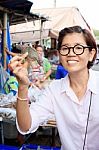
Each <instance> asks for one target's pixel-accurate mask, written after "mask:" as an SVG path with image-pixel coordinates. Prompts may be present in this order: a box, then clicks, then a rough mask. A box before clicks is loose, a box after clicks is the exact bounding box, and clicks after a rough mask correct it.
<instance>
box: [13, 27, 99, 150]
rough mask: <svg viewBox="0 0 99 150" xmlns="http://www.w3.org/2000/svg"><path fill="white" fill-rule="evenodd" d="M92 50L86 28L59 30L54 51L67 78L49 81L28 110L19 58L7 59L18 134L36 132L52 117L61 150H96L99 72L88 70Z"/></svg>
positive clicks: (23, 71)
mask: <svg viewBox="0 0 99 150" xmlns="http://www.w3.org/2000/svg"><path fill="white" fill-rule="evenodd" d="M96 49H97V48H96V43H95V40H94V38H93V36H92V35H91V33H90V32H89V31H87V30H86V29H82V28H81V27H80V26H73V27H69V28H64V29H63V30H61V31H60V33H59V38H58V51H59V55H60V61H61V63H62V65H63V66H64V68H65V69H66V70H68V75H66V77H65V78H62V79H61V80H55V81H53V82H52V83H51V84H50V85H49V86H48V87H47V88H46V89H45V92H44V93H43V95H42V96H41V97H40V100H39V102H37V103H32V104H31V105H30V107H29V106H28V103H27V99H28V98H27V95H28V84H29V81H28V78H27V70H26V69H25V68H24V66H23V65H20V62H21V61H22V59H23V58H22V57H14V58H13V59H12V60H11V63H10V66H11V67H12V69H13V72H14V73H15V74H16V76H17V79H18V81H19V90H18V97H17V128H18V130H19V131H20V132H21V133H22V134H26V133H30V132H34V131H36V130H37V128H38V127H39V125H40V124H41V123H42V122H44V121H45V120H48V119H49V118H50V117H52V116H53V115H54V116H55V119H56V124H57V128H58V132H59V135H60V140H61V144H62V146H61V149H62V150H98V149H99V142H98V139H99V87H98V86H99V73H98V72H95V71H93V70H91V69H90V67H91V66H92V64H93V62H94V60H95V57H96V51H97V50H96ZM23 57H26V55H24V56H23Z"/></svg>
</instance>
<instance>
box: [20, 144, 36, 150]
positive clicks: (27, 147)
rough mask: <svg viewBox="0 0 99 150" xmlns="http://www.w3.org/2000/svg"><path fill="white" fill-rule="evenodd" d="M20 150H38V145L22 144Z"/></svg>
mask: <svg viewBox="0 0 99 150" xmlns="http://www.w3.org/2000/svg"><path fill="white" fill-rule="evenodd" d="M20 150H38V145H33V144H27V145H26V144H24V145H23V146H22V148H21V149H20Z"/></svg>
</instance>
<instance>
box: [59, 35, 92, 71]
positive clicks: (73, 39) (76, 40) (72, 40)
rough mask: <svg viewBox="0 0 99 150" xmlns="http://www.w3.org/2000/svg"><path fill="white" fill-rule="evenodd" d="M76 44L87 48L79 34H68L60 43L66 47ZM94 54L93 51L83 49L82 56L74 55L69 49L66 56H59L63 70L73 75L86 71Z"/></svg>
mask: <svg viewBox="0 0 99 150" xmlns="http://www.w3.org/2000/svg"><path fill="white" fill-rule="evenodd" d="M76 44H80V45H83V46H88V45H87V44H86V42H85V40H84V37H83V35H82V34H81V33H72V34H68V35H66V36H65V37H64V39H63V42H62V45H66V46H67V47H73V46H75V45H76ZM94 54H95V50H94V49H93V50H92V51H91V52H90V51H89V49H88V48H85V49H84V53H83V54H81V55H76V54H75V53H74V52H73V49H72V48H71V49H70V53H69V54H68V55H66V56H62V55H61V54H60V61H61V63H62V65H63V66H64V68H65V69H67V70H68V72H71V73H73V72H77V71H81V70H84V69H85V70H86V69H87V64H88V61H92V60H93V57H94Z"/></svg>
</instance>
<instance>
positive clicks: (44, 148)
mask: <svg viewBox="0 0 99 150" xmlns="http://www.w3.org/2000/svg"><path fill="white" fill-rule="evenodd" d="M40 150H52V148H51V147H50V146H40Z"/></svg>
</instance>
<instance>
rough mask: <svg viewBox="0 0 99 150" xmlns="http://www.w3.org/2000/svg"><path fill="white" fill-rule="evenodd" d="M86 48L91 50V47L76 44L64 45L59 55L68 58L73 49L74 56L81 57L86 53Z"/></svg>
mask: <svg viewBox="0 0 99 150" xmlns="http://www.w3.org/2000/svg"><path fill="white" fill-rule="evenodd" d="M86 48H91V47H90V46H83V45H81V44H76V45H75V46H71V47H69V46H66V45H62V46H61V48H60V50H59V53H60V54H61V55H62V56H66V55H68V54H69V53H70V50H71V49H72V50H73V52H74V54H76V55H81V54H83V53H84V50H85V49H86Z"/></svg>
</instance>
